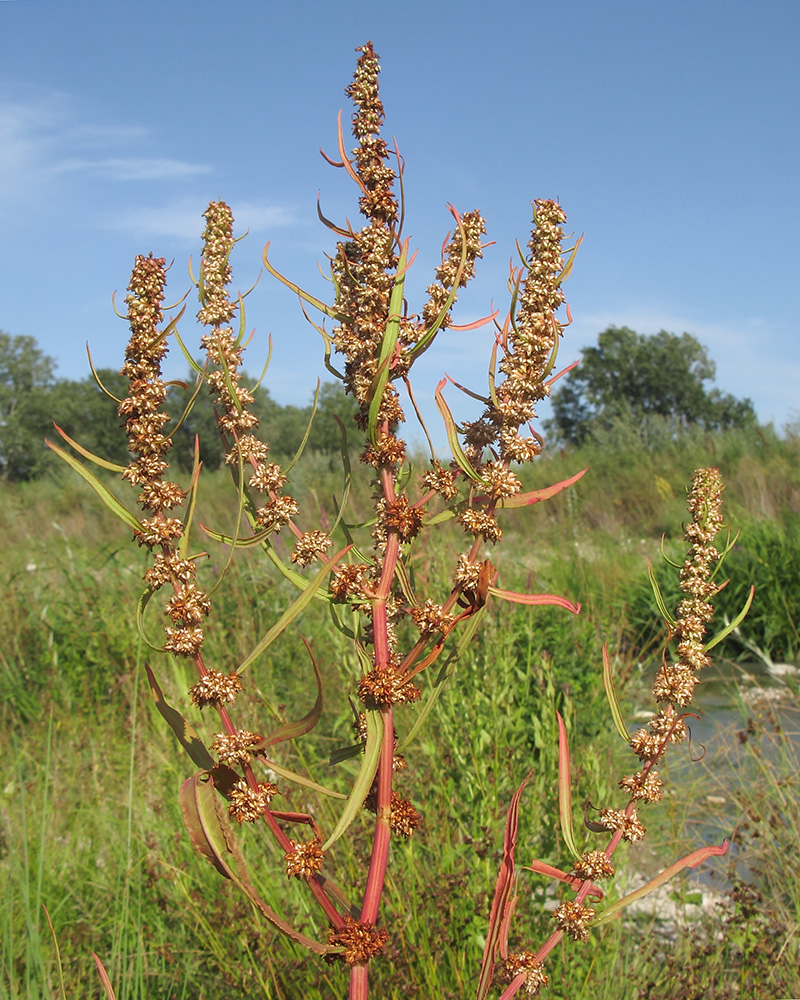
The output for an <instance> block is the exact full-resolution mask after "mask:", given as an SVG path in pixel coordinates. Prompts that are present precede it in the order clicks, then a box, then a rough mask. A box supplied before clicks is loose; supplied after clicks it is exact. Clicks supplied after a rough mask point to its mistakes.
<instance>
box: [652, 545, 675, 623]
mask: <svg viewBox="0 0 800 1000" xmlns="http://www.w3.org/2000/svg"><path fill="white" fill-rule="evenodd" d="M647 575H648V576H649V577H650V589H651V590H652V591H653V597H655V599H656V604H657V605H658V610H659V613H660V614H661V617H662V618H663V619H664V621H665V622H666V623H667V625H669V626H670V628H675V619H674V617H673V616H672V614H671V613H670V611H669V609H668V608H667V605H666V603H665V602H664V598H663V596H662V594H661V588H660V587H659V585H658V580H656V576H655V573H654V572H653V560H652V559H648V560H647Z"/></svg>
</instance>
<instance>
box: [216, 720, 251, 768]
mask: <svg viewBox="0 0 800 1000" xmlns="http://www.w3.org/2000/svg"><path fill="white" fill-rule="evenodd" d="M262 740H263V737H261V736H259V735H258V734H257V733H251V732H248V731H247V730H246V729H240V730H239V732H238V733H232V734H231V735H230V736H228V735H226V734H225V733H217V735H216V736H215V737H214V741H213V742H212V744H211V749H212V750H213V751H214V753H216V755H217V756H218V757H219V759H220V760H221V761H222V763H223V764H230V765H231V766H233V765H235V764H249V763H250V761H251V760H252V759H253V754H256V753H258V750H257V749H256V748H257V747H258V745H259V744H260V743H261V742H262Z"/></svg>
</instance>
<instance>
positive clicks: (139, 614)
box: [136, 587, 164, 653]
mask: <svg viewBox="0 0 800 1000" xmlns="http://www.w3.org/2000/svg"><path fill="white" fill-rule="evenodd" d="M154 594H155V591H154V590H151V589H150V588H149V587H148V588H147V590H145V592H144V593H143V594H142V596H141V597H140V598H139V600H138V601H137V602H136V627H137V629H138V630H139V635H140V636H141V638H142V642H144V643H145V644H146V645H147V646H148V647H149V648H150V649H152V650H153V651H154V652H156V653H163V652H164V647H163V646H156V645H155V644H154V643H152V642H150V640H149V639H148V638H147V633H146V632H145V630H144V613H145V611H146V610H147V605H148V604H149V603H150V600H151V598H152V597H153V595H154Z"/></svg>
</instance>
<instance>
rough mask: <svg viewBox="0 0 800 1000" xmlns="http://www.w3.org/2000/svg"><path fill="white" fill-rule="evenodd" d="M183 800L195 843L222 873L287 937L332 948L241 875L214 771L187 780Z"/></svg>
mask: <svg viewBox="0 0 800 1000" xmlns="http://www.w3.org/2000/svg"><path fill="white" fill-rule="evenodd" d="M180 804H181V812H182V813H183V822H184V824H185V826H186V829H187V830H188V831H189V836H190V837H191V840H192V843H193V844H194V846H195V848H196V849H197V850H198V851H199V852H200V853H201V854H202V855H203V857H204V858H206V859H207V860H208V861H209V862H210V863H211V864H212V865H213V866H214V867H215V868H216V869H217V871H218V872H219V873H220V875H222V876H223V878H227V879H230V880H231V881H232V882H233V883H234V884H235V885H236V886H237V887H238V888H239V889H240V890H241V891H242V892H243V893H244V894H245V895H246V896H247V898H248V899H249V900H250V901H251V902H252V903H253V904H254V905H255V906H256V907H257V908H258V909H259V910H260V912H261V913H262V914H263V915H264V916H265V917H266V918H267V920H269V922H270V923H271V924H272V925H273V926H274V927H276V928H277V929H278V930H279V931H281V932H282V933H283V934H286V935H287V937H290V938H292V940H293V941H297V942H298V943H299V944H302V945H303V946H304V947H306V948H308V949H309V950H310V951H313V952H315V953H316V954H318V955H324V954H327V953H328V951H330V948H329V947H328V945H324V944H320V943H319V942H317V941H313V940H312V939H311V938H308V937H306V936H305V934H301V933H300V932H299V931H296V930H295V929H294V928H293V927H292V926H291V925H290V924H287V923H286V921H285V920H282V919H281V918H280V917H279V916H278V915H277V914H276V913H275V912H274V911H273V910H272V909H270V907H268V906H267V905H266V903H265V902H264V901H263V900H262V899H261V898H260V897H259V896H258V894H257V893H256V891H255V889H253V887H252V886H251V885H249V884H248V883H247V882H246V881H245V880H244V879H243V878H240V877H239V875H237V873H236V871H235V870H234V868H233V867H232V866H231V865H230V864H229V863H228V860H227V857H226V855H228V854H230V855H233V856H240V855H238V850H237V848H236V846H235V841H234V836H233V831H232V830H231V827H230V823H229V822H228V817H227V810H225V808H224V806H223V805H222V803H221V801H220V798H219V796H218V795H217V794H216V792H215V790H214V781H213V778H212V777H211V775H210V774H207V773H206V772H201V773H200V774H196V775H195V776H194V777H193V778H188V779H187V780H186V781H184V783H183V785H182V786H181V790H180Z"/></svg>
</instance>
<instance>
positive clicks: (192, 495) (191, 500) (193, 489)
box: [178, 434, 200, 559]
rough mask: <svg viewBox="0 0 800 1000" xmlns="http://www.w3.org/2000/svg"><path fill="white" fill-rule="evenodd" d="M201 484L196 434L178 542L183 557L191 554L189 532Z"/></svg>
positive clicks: (198, 440)
mask: <svg viewBox="0 0 800 1000" xmlns="http://www.w3.org/2000/svg"><path fill="white" fill-rule="evenodd" d="M199 485H200V438H199V437H198V436H197V435H196V434H195V436H194V456H193V458H192V478H191V481H190V484H189V496H188V503H187V504H186V516H185V517H184V519H183V534H182V535H181V537H180V541H179V542H178V552H179V553H180V557H181V559H187V558H188V556H189V534H190V532H191V530H192V521H193V520H194V514H195V510H196V509H197V493H198V487H199Z"/></svg>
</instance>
